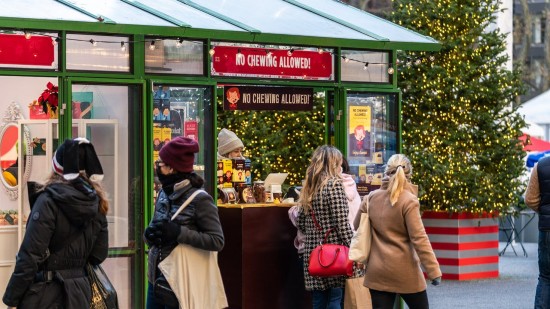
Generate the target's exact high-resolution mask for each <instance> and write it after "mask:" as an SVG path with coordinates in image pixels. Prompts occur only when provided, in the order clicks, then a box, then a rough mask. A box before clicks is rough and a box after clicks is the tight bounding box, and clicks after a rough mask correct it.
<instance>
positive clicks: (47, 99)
mask: <svg viewBox="0 0 550 309" xmlns="http://www.w3.org/2000/svg"><path fill="white" fill-rule="evenodd" d="M46 87H47V88H46V89H45V90H44V92H42V94H41V95H40V96H39V97H38V103H41V104H42V110H43V111H44V113H47V112H48V104H49V105H50V107H51V109H52V111H53V112H55V110H56V109H57V104H58V94H57V93H58V91H59V88H58V87H57V86H54V85H53V84H52V83H51V82H48V84H47V85H46Z"/></svg>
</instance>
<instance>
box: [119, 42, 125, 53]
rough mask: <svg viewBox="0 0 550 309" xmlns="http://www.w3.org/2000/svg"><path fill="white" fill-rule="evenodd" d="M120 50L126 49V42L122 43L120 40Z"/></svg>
mask: <svg viewBox="0 0 550 309" xmlns="http://www.w3.org/2000/svg"><path fill="white" fill-rule="evenodd" d="M120 50H121V51H126V44H124V42H120Z"/></svg>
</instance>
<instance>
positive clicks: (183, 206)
mask: <svg viewBox="0 0 550 309" xmlns="http://www.w3.org/2000/svg"><path fill="white" fill-rule="evenodd" d="M201 192H205V193H206V191H204V190H197V191H195V192H193V194H191V196H189V197H188V198H187V200H185V202H183V204H182V205H181V206H180V208H178V210H177V211H176V213H175V214H174V215H173V216H172V218H170V221H172V220H174V219H176V217H177V216H178V215H179V214H180V213H181V212H182V211H183V210H184V209H185V207H187V205H189V204H190V203H191V202H192V201H193V199H194V198H195V196H197V195H198V194H199V193H201Z"/></svg>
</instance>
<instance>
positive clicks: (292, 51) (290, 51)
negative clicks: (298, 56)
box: [286, 48, 294, 57]
mask: <svg viewBox="0 0 550 309" xmlns="http://www.w3.org/2000/svg"><path fill="white" fill-rule="evenodd" d="M292 53H294V48H291V49H289V50H288V51H287V52H286V54H287V55H288V56H289V57H290V56H292Z"/></svg>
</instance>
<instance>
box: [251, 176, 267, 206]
mask: <svg viewBox="0 0 550 309" xmlns="http://www.w3.org/2000/svg"><path fill="white" fill-rule="evenodd" d="M253 190H254V199H255V200H256V203H265V186H264V182H263V181H261V180H258V181H254V187H253Z"/></svg>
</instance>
